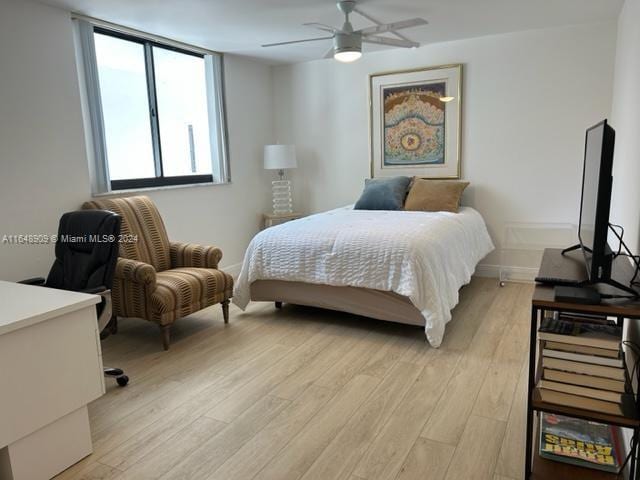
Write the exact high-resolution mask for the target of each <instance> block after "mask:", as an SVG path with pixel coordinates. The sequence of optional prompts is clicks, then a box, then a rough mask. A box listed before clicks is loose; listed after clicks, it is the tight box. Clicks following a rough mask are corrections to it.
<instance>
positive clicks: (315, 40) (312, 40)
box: [261, 36, 333, 47]
mask: <svg viewBox="0 0 640 480" xmlns="http://www.w3.org/2000/svg"><path fill="white" fill-rule="evenodd" d="M332 38H333V36H331V37H319V38H305V39H304V40H291V41H289V42H277V43H267V44H265V45H261V47H277V46H279V45H291V44H292V43H304V42H317V41H318V40H331V39H332Z"/></svg>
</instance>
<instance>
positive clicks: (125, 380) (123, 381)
mask: <svg viewBox="0 0 640 480" xmlns="http://www.w3.org/2000/svg"><path fill="white" fill-rule="evenodd" d="M116 382H118V385H120V386H121V387H124V386H126V385H127V383H129V377H127V376H126V375H122V376H121V377H118V378H116Z"/></svg>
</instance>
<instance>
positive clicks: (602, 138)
mask: <svg viewBox="0 0 640 480" xmlns="http://www.w3.org/2000/svg"><path fill="white" fill-rule="evenodd" d="M615 137H616V133H615V130H614V129H613V128H611V126H610V125H609V124H608V123H607V121H606V120H603V121H602V122H600V123H598V124H597V125H594V126H593V127H591V128H589V129H588V130H587V134H586V138H585V147H584V168H583V171H582V200H581V203H580V225H579V228H578V237H579V239H580V247H581V248H582V252H583V254H584V259H585V265H586V268H587V274H588V276H589V282H590V283H598V282H607V281H608V280H610V278H611V262H612V258H613V255H612V252H611V248H610V247H609V244H608V242H607V237H608V234H609V210H610V207H611V186H612V183H613V177H612V170H613V148H614V143H615Z"/></svg>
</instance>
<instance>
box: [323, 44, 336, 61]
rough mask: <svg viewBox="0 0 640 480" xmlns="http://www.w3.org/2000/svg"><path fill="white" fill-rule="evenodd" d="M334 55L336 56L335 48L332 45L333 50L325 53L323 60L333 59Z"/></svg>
mask: <svg viewBox="0 0 640 480" xmlns="http://www.w3.org/2000/svg"><path fill="white" fill-rule="evenodd" d="M333 54H334V48H333V45H331V48H330V49H329V50H327V53H325V54H324V56H323V57H322V58H333Z"/></svg>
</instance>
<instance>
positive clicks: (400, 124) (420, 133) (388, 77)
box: [369, 64, 462, 178]
mask: <svg viewBox="0 0 640 480" xmlns="http://www.w3.org/2000/svg"><path fill="white" fill-rule="evenodd" d="M369 104H370V122H369V124H370V129H371V131H370V139H371V147H370V148H371V152H370V156H371V176H372V177H373V178H376V177H385V176H396V175H407V176H414V175H416V176H420V177H424V178H460V126H461V119H462V110H461V107H462V65H460V64H457V65H443V66H439V67H428V68H421V69H416V70H405V71H398V72H387V73H376V74H373V75H370V76H369Z"/></svg>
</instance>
